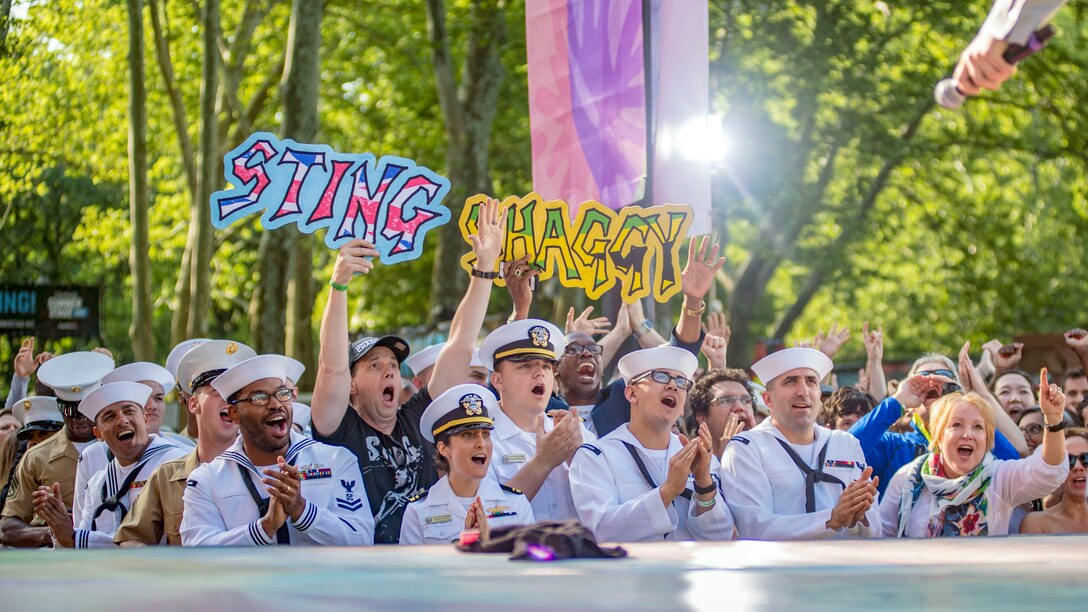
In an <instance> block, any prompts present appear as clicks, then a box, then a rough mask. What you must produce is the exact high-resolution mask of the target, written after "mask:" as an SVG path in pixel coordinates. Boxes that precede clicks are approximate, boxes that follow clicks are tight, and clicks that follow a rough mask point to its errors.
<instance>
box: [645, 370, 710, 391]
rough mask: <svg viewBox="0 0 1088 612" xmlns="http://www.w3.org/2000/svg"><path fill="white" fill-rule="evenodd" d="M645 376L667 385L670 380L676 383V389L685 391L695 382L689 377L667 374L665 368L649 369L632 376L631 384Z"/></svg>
mask: <svg viewBox="0 0 1088 612" xmlns="http://www.w3.org/2000/svg"><path fill="white" fill-rule="evenodd" d="M647 378H650V379H653V381H654V382H659V383H661V384H663V385H667V384H669V383H670V382H671V383H673V384H675V385H676V388H677V389H683V390H684V391H687V390H688V389H690V388H691V386H692V385H694V384H695V383H694V382H692V381H691V379H690V378H685V377H683V376H673V375H672V374H669V373H668V372H666V371H665V370H650V371H649V372H646V373H645V374H641V375H639V376H636V377H634V378H632V379H631V384H632V385H633V384H635V383H637V382H638V381H640V380H645V379H647Z"/></svg>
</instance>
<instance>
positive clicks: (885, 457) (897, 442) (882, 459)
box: [850, 397, 1020, 497]
mask: <svg viewBox="0 0 1088 612" xmlns="http://www.w3.org/2000/svg"><path fill="white" fill-rule="evenodd" d="M901 416H903V406H902V405H901V404H900V403H899V401H898V400H896V399H895V398H894V397H888V398H887V399H885V400H884V401H883V402H880V405H879V406H877V407H876V408H873V410H872V412H870V413H869V414H867V415H865V416H863V417H861V419H859V420H858V422H857V423H854V426H853V427H851V428H850V433H851V434H853V435H854V437H855V438H857V439H858V441H860V442H861V450H863V451H865V461H867V462H868V463H869V465H871V466H873V476H879V477H880V484H879V485H878V487H877V488H878V489H879V490H880V496H881V497H884V491H885V489H887V488H888V483H889V482H891V481H892V476H894V475H895V473H896V472H897V471H899V468H901V467H903V466H904V465H906V464H908V463H910V462H911V461H914V459H915V458H916V457H919V456H921V455H924V454H925V453H926V452H927V451H928V450H929V442H927V441H926V437H925V436H924V435H922V432H921V431H919V430H918V426H917V425H915V426H914V430H913V431H911V432H910V433H894V432H890V431H888V428H889V427H891V426H892V425H894V424H895V422H896V421H898V420H899V417H901ZM993 453H994V457H997V458H998V459H1019V458H1020V453H1019V452H1017V450H1016V447H1014V446H1013V445H1012V443H1011V442H1009V441H1008V439H1007V438H1005V436H1003V435H1002V434H1001V432H1000V431H994V450H993Z"/></svg>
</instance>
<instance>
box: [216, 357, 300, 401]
mask: <svg viewBox="0 0 1088 612" xmlns="http://www.w3.org/2000/svg"><path fill="white" fill-rule="evenodd" d="M305 370H306V366H304V365H302V364H301V363H299V362H298V361H295V360H294V359H291V358H290V357H284V356H283V355H257V356H256V357H251V358H249V359H246V360H245V361H243V362H241V363H238V364H235V365H233V366H231V367H230V368H229V369H228V370H227V371H226V372H223V373H222V374H220V375H219V376H218V377H216V379H215V380H213V381H212V387H213V388H214V389H215V390H216V391H218V392H219V395H221V396H223V399H225V400H229V399H230V396H232V395H234V394H235V393H237V392H239V391H241V390H242V388H243V387H245V386H246V385H249V384H252V383H254V382H257V381H258V380H262V379H265V378H278V379H280V380H282V381H284V382H288V381H290V382H292V383H293V382H294V381H293V380H292V379H291V375H292V374H295V373H296V372H297V373H299V374H298V375H301V372H303V371H305Z"/></svg>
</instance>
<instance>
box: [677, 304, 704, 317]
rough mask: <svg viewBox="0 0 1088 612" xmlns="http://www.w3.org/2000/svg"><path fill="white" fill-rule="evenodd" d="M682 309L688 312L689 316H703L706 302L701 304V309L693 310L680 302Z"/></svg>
mask: <svg viewBox="0 0 1088 612" xmlns="http://www.w3.org/2000/svg"><path fill="white" fill-rule="evenodd" d="M680 310H682V311H683V312H684V314H686V315H688V316H691V317H701V316H703V313H704V312H706V302H702V305H701V306H699V310H692V309H691V308H688V307H687V306H684V305H683V304H680Z"/></svg>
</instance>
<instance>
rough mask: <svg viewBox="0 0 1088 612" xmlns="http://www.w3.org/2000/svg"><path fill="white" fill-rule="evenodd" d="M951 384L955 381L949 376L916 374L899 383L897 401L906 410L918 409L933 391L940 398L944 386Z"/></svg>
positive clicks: (896, 393)
mask: <svg viewBox="0 0 1088 612" xmlns="http://www.w3.org/2000/svg"><path fill="white" fill-rule="evenodd" d="M950 382H955V381H953V380H952V379H951V378H948V377H947V376H937V375H933V376H924V375H922V374H915V375H914V376H911V377H910V378H908V379H906V380H904V381H903V382H901V383H899V388H898V389H896V390H895V400H896V401H897V402H899V403H900V404H901V405H902V406H903V408H905V409H906V408H915V409H917V408H918V407H919V406H921V405H922V402H924V401H925V400H926V398H927V397H929V396H930V395H931V393H932V392H933V391H936V392H937V394H938V396H939V395H940V393H941V390H942V388H943V387H944V385H945V384H947V383H950Z"/></svg>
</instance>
